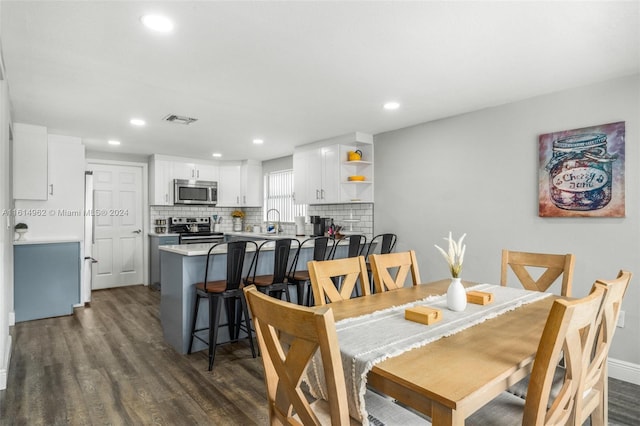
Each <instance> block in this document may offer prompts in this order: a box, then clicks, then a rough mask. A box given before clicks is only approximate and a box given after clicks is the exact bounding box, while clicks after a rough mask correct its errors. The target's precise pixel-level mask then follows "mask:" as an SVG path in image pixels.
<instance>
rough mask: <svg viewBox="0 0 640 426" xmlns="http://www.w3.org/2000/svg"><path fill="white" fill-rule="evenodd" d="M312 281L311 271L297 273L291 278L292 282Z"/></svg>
mask: <svg viewBox="0 0 640 426" xmlns="http://www.w3.org/2000/svg"><path fill="white" fill-rule="evenodd" d="M310 279H311V277H310V275H309V271H295V272H294V273H293V276H292V277H291V280H292V281H309V280H310Z"/></svg>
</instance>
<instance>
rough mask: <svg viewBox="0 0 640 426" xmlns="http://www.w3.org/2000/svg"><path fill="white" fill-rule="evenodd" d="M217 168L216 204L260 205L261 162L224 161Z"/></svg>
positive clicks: (222, 205)
mask: <svg viewBox="0 0 640 426" xmlns="http://www.w3.org/2000/svg"><path fill="white" fill-rule="evenodd" d="M219 170H220V178H219V180H218V206H220V207H260V206H262V197H263V194H262V179H263V178H262V163H260V162H259V161H255V160H244V161H228V162H227V161H225V162H222V163H221V164H220V168H219Z"/></svg>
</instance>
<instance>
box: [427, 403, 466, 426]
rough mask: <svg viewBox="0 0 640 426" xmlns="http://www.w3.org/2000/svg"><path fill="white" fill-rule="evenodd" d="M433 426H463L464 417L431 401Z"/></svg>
mask: <svg viewBox="0 0 640 426" xmlns="http://www.w3.org/2000/svg"><path fill="white" fill-rule="evenodd" d="M431 424H433V426H444V425H446V426H449V425H451V426H464V417H463V416H462V415H461V413H459V412H458V411H456V410H454V409H452V408H449V407H445V406H444V405H442V404H439V403H437V402H436V401H433V402H432V404H431Z"/></svg>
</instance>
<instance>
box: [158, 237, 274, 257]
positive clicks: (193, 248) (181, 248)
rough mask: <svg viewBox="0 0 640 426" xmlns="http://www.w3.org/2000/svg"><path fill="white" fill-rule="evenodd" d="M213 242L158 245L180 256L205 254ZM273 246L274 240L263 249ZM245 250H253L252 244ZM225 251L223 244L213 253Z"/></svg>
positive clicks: (225, 247) (260, 242)
mask: <svg viewBox="0 0 640 426" xmlns="http://www.w3.org/2000/svg"><path fill="white" fill-rule="evenodd" d="M263 242H264V240H261V241H256V244H258V245H260V244H262V243H263ZM213 245H214V243H202V244H178V245H167V246H160V247H158V248H159V249H160V250H161V251H170V252H171V253H177V254H180V255H182V256H206V255H207V253H208V252H209V249H210V248H211V246H213ZM274 246H275V242H274V243H273V244H272V245H271V246H270V245H265V246H264V247H263V250H273V247H274ZM247 251H255V249H254V247H253V244H250V245H248V246H247ZM226 252H227V246H226V245H223V246H220V247H217V248H216V249H215V250H214V251H213V253H214V254H225V253H226Z"/></svg>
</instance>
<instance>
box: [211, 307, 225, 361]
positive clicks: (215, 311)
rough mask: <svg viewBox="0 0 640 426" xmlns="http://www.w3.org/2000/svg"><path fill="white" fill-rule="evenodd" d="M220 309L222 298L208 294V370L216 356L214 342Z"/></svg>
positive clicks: (216, 335)
mask: <svg viewBox="0 0 640 426" xmlns="http://www.w3.org/2000/svg"><path fill="white" fill-rule="evenodd" d="M221 310H222V298H221V297H217V296H214V295H212V294H210V295H209V371H211V370H212V369H213V359H214V357H215V356H216V343H217V341H218V325H219V324H220V311H221Z"/></svg>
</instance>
